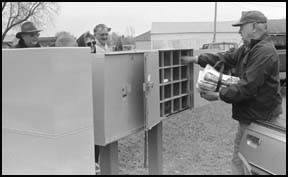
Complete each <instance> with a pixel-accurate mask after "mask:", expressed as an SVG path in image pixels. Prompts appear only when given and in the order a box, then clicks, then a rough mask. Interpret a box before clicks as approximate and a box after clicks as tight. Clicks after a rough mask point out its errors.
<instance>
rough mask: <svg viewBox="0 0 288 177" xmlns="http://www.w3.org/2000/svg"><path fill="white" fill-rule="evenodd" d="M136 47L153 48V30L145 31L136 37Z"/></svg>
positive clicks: (142, 48)
mask: <svg viewBox="0 0 288 177" xmlns="http://www.w3.org/2000/svg"><path fill="white" fill-rule="evenodd" d="M135 48H136V49H141V50H147V49H148V50H149V49H151V31H148V32H146V33H143V34H141V35H139V36H137V37H136V38H135Z"/></svg>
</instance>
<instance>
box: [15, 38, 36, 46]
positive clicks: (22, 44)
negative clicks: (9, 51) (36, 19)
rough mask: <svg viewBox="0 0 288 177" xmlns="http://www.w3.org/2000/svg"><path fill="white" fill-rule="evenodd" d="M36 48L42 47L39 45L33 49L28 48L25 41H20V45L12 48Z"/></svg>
mask: <svg viewBox="0 0 288 177" xmlns="http://www.w3.org/2000/svg"><path fill="white" fill-rule="evenodd" d="M34 47H36V48H37V47H41V46H40V44H39V43H37V44H36V45H35V46H33V47H28V46H27V45H26V44H25V42H24V40H23V39H20V40H19V42H18V44H16V45H14V46H13V47H12V48H34Z"/></svg>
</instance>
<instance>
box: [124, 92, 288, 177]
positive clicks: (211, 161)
mask: <svg viewBox="0 0 288 177" xmlns="http://www.w3.org/2000/svg"><path fill="white" fill-rule="evenodd" d="M283 105H284V106H285V110H284V113H285V116H286V96H285V98H284V99H283ZM231 114H232V113H231V105H230V104H226V103H224V102H221V101H216V102H212V103H210V104H209V105H206V106H202V107H199V108H196V109H195V110H193V111H190V110H188V111H184V112H182V113H179V114H178V115H177V116H174V117H169V118H167V119H166V120H164V121H163V174H164V175H229V174H230V164H229V163H230V160H231V158H232V152H233V140H234V136H235V133H236V129H237V121H235V120H233V119H232V118H231ZM118 142H119V174H129V175H147V174H148V169H147V168H144V131H141V132H138V133H136V134H133V135H130V136H128V137H125V138H123V139H120V140H119V141H118Z"/></svg>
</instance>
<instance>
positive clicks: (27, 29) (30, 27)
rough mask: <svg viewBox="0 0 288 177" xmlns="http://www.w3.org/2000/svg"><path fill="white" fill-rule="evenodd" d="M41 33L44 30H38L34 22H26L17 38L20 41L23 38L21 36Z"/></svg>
mask: <svg viewBox="0 0 288 177" xmlns="http://www.w3.org/2000/svg"><path fill="white" fill-rule="evenodd" d="M39 31H42V30H38V29H37V28H36V27H35V25H34V24H33V23H32V22H24V23H23V24H22V25H21V32H18V33H17V34H16V38H18V39H19V38H21V34H27V33H35V32H39Z"/></svg>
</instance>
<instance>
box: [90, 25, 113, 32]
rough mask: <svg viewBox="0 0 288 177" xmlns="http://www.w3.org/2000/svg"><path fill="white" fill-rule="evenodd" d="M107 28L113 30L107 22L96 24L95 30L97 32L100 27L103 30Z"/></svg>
mask: <svg viewBox="0 0 288 177" xmlns="http://www.w3.org/2000/svg"><path fill="white" fill-rule="evenodd" d="M105 28H106V29H107V30H108V32H109V31H111V28H108V27H107V26H106V25H105V24H99V25H96V26H95V28H94V30H93V31H94V32H96V31H98V29H101V30H103V29H105Z"/></svg>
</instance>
